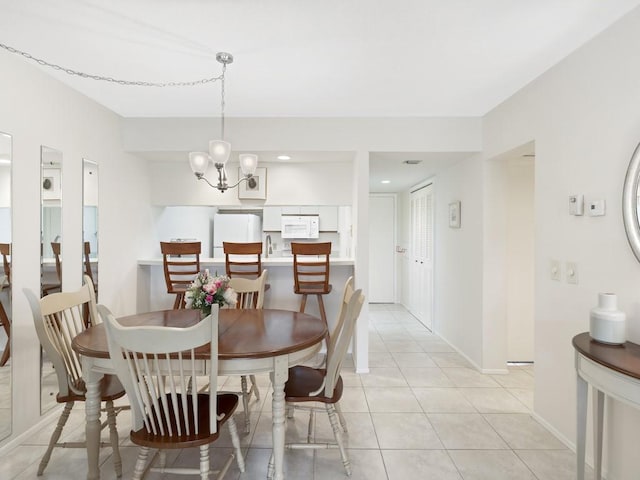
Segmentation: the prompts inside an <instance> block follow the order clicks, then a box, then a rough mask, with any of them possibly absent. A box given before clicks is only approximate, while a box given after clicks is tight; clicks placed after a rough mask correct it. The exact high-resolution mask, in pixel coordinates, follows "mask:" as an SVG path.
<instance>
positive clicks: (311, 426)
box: [307, 408, 316, 443]
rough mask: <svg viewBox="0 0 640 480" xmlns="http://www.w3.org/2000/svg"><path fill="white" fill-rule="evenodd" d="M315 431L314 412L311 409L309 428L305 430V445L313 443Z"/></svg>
mask: <svg viewBox="0 0 640 480" xmlns="http://www.w3.org/2000/svg"><path fill="white" fill-rule="evenodd" d="M315 431H316V412H315V410H314V409H313V408H312V409H311V410H310V411H309V428H308V430H307V443H313V437H314V436H315Z"/></svg>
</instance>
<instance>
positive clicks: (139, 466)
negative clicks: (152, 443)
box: [131, 447, 149, 480]
mask: <svg viewBox="0 0 640 480" xmlns="http://www.w3.org/2000/svg"><path fill="white" fill-rule="evenodd" d="M148 457H149V447H140V451H139V452H138V459H137V460H136V466H135V467H134V469H133V477H131V478H132V480H141V479H142V475H144V472H145V470H146V468H145V465H146V463H147V458H148Z"/></svg>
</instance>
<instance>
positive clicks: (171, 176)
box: [150, 157, 353, 207]
mask: <svg viewBox="0 0 640 480" xmlns="http://www.w3.org/2000/svg"><path fill="white" fill-rule="evenodd" d="M258 161H259V160H258ZM259 165H260V166H261V167H266V168H267V199H266V200H246V199H245V200H242V201H241V200H239V199H238V191H237V189H230V190H227V191H226V192H224V193H221V192H219V191H218V190H216V189H214V188H211V187H210V186H209V185H207V184H206V183H205V182H204V181H198V180H197V179H196V177H195V176H194V175H193V173H191V169H190V168H189V163H188V160H187V158H186V157H185V159H184V161H182V162H178V161H176V162H153V163H152V166H153V168H151V169H150V180H151V185H152V191H151V202H152V203H153V204H154V205H216V206H231V205H233V206H239V205H242V206H245V207H251V206H252V205H253V206H257V207H260V206H263V205H351V203H352V202H353V198H352V183H353V165H352V164H351V163H349V162H336V163H287V164H281V163H260V164H259ZM227 176H228V177H229V183H230V184H233V183H235V182H236V181H237V179H238V171H237V168H236V166H234V165H231V166H230V167H229V168H228V172H227ZM207 178H208V179H209V180H210V181H212V182H214V181H216V180H217V176H216V171H215V169H214V168H213V167H212V168H211V169H210V170H209V172H208V173H207Z"/></svg>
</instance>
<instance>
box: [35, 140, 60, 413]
mask: <svg viewBox="0 0 640 480" xmlns="http://www.w3.org/2000/svg"><path fill="white" fill-rule="evenodd" d="M40 160H41V167H42V168H41V178H40V185H41V187H42V188H41V190H40V192H41V193H40V200H41V206H42V208H41V214H40V229H41V242H42V243H41V245H40V253H41V259H40V261H41V273H40V286H41V293H42V296H44V295H48V294H50V293H55V292H60V291H61V290H62V255H61V254H62V251H63V250H64V246H63V244H62V152H60V151H59V150H55V149H53V148H50V147H45V146H42V147H41V149H40ZM41 355H43V357H42V362H41V368H42V370H41V372H40V373H41V385H40V395H41V396H40V412H41V413H42V414H44V413H45V412H47V411H49V410H50V409H51V408H53V407H54V406H55V405H56V394H57V392H58V380H57V378H56V373H55V371H54V369H53V366H52V364H51V361H49V359H48V358H47V357H46V356H45V354H44V351H42V353H41Z"/></svg>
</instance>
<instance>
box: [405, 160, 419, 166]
mask: <svg viewBox="0 0 640 480" xmlns="http://www.w3.org/2000/svg"><path fill="white" fill-rule="evenodd" d="M402 163H404V164H406V165H418V164H420V163H422V160H405V161H404V162H402Z"/></svg>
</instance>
